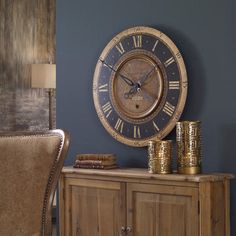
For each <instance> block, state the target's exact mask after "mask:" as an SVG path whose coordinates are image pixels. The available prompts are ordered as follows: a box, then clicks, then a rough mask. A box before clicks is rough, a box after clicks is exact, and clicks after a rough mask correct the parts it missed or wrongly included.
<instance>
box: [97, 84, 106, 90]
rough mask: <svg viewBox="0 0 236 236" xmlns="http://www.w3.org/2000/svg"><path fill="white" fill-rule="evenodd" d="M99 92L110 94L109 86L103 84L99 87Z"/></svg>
mask: <svg viewBox="0 0 236 236" xmlns="http://www.w3.org/2000/svg"><path fill="white" fill-rule="evenodd" d="M98 91H99V92H108V84H103V85H101V86H99V87H98Z"/></svg>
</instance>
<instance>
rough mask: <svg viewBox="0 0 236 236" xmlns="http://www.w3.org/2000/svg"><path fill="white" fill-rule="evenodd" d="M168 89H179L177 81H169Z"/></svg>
mask: <svg viewBox="0 0 236 236" xmlns="http://www.w3.org/2000/svg"><path fill="white" fill-rule="evenodd" d="M169 89H179V81H169Z"/></svg>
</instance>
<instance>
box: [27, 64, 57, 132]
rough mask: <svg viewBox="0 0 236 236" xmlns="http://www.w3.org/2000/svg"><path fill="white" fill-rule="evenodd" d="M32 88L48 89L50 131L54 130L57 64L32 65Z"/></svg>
mask: <svg viewBox="0 0 236 236" xmlns="http://www.w3.org/2000/svg"><path fill="white" fill-rule="evenodd" d="M31 88H41V89H42V88H44V89H48V90H47V91H48V97H49V129H53V115H52V97H53V94H54V90H55V88H56V65H55V64H32V65H31Z"/></svg>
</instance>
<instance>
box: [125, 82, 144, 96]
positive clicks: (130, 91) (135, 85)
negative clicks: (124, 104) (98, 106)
mask: <svg viewBox="0 0 236 236" xmlns="http://www.w3.org/2000/svg"><path fill="white" fill-rule="evenodd" d="M139 90H140V85H139V84H138V83H135V84H134V85H133V86H132V87H131V89H130V90H129V91H128V92H127V93H125V94H124V97H125V98H126V99H128V98H130V97H131V95H133V94H135V93H137V92H138V91H139Z"/></svg>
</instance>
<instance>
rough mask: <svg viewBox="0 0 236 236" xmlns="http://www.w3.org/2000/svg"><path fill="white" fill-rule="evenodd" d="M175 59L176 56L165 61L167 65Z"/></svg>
mask: <svg viewBox="0 0 236 236" xmlns="http://www.w3.org/2000/svg"><path fill="white" fill-rule="evenodd" d="M174 61H175V59H174V57H171V58H169V59H168V60H166V61H165V62H164V65H165V67H167V66H169V65H170V64H172V63H173V62H174Z"/></svg>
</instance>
